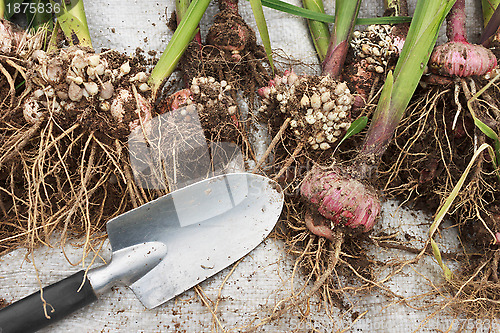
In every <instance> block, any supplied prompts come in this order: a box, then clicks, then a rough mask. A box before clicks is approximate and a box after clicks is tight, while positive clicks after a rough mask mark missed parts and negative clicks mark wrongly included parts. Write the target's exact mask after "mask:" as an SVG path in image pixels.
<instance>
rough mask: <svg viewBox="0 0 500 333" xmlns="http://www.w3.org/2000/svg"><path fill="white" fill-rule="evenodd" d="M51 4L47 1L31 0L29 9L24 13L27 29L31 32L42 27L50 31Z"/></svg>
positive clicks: (51, 20) (51, 25)
mask: <svg viewBox="0 0 500 333" xmlns="http://www.w3.org/2000/svg"><path fill="white" fill-rule="evenodd" d="M52 12H53V11H52V4H51V3H50V2H49V1H48V0H31V1H30V3H29V8H28V10H27V11H26V20H27V21H28V27H29V28H30V29H32V30H33V31H37V30H38V29H39V28H41V27H42V26H45V25H47V26H46V27H47V28H49V29H50V30H52V28H53V23H54V22H53V19H52Z"/></svg>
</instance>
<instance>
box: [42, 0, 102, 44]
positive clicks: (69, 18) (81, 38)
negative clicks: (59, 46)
mask: <svg viewBox="0 0 500 333" xmlns="http://www.w3.org/2000/svg"><path fill="white" fill-rule="evenodd" d="M50 2H51V3H52V5H53V6H54V9H55V10H54V12H55V14H56V16H57V21H58V22H59V26H60V27H61V30H62V31H63V32H64V35H65V36H66V37H67V39H68V41H69V43H70V44H71V45H81V46H88V47H92V42H91V40H90V32H89V27H88V24H87V18H86V16H85V9H84V7H83V0H70V1H69V4H66V2H67V1H62V2H61V3H62V5H59V4H57V3H56V2H54V1H53V0H50Z"/></svg>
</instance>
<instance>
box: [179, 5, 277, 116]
mask: <svg viewBox="0 0 500 333" xmlns="http://www.w3.org/2000/svg"><path fill="white" fill-rule="evenodd" d="M219 9H220V12H219V14H217V16H216V17H215V20H214V24H213V25H212V26H211V27H210V29H209V31H208V34H207V40H206V42H205V44H201V42H199V41H196V40H195V41H193V42H191V44H190V45H189V47H188V49H187V50H186V52H185V54H184V55H183V57H182V59H181V61H180V63H179V65H178V69H179V70H180V71H181V72H182V75H183V80H184V82H185V84H189V83H190V82H191V81H192V80H193V79H194V78H195V77H213V78H215V79H216V80H217V81H219V82H222V81H225V82H227V83H228V84H229V85H231V86H232V87H233V88H234V91H233V92H232V97H233V99H234V100H236V99H237V98H236V94H237V93H238V92H239V91H242V92H243V96H245V98H246V99H247V100H248V101H249V103H250V107H253V104H254V97H255V92H256V91H257V89H258V88H260V87H262V86H264V85H266V84H267V82H268V81H269V79H270V72H271V70H270V66H269V63H268V60H267V55H266V53H265V50H264V48H263V46H261V45H258V44H257V39H256V37H255V32H254V31H253V30H252V29H251V28H250V27H249V26H248V25H247V24H246V23H245V21H244V20H243V18H242V17H241V16H240V14H239V12H238V1H233V0H220V1H219Z"/></svg>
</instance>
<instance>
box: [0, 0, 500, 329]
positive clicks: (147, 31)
mask: <svg viewBox="0 0 500 333" xmlns="http://www.w3.org/2000/svg"><path fill="white" fill-rule="evenodd" d="M290 2H292V3H293V4H295V5H300V2H299V1H297V0H293V1H290ZM467 5H468V13H469V19H468V21H467V28H468V29H469V35H470V38H471V40H472V41H474V40H476V39H477V37H478V36H479V32H480V31H481V29H480V23H479V22H480V21H479V20H480V7H479V1H474V3H472V2H471V1H468V3H467ZM85 6H86V10H87V16H88V23H89V26H90V29H91V34H92V38H93V44H94V47H95V48H96V50H100V49H101V48H102V47H104V48H113V49H117V50H119V51H124V52H127V53H133V52H134V51H135V49H136V48H137V47H140V48H141V49H143V50H144V51H146V52H147V51H157V52H158V54H160V53H161V52H162V51H163V49H164V48H165V46H166V44H167V42H168V40H169V39H170V37H171V32H170V31H169V30H168V28H167V26H166V22H167V20H168V19H169V17H170V15H171V14H172V12H173V11H174V3H173V1H159V0H142V1H132V0H106V1H85ZM333 6H334V1H333V0H327V1H326V2H325V8H327V12H328V13H331V14H333V12H334V8H333ZM414 6H415V1H410V12H411V13H412V12H413V8H414ZM240 8H241V13H242V16H243V17H244V18H245V19H246V20H247V22H248V23H249V24H250V25H251V26H253V27H254V28H255V24H254V20H253V18H252V14H251V9H250V5H249V3H248V2H247V1H241V3H240ZM382 11H383V10H382V1H381V0H376V1H374V0H365V1H364V2H363V5H362V9H361V13H360V16H361V17H369V16H374V15H376V16H380V15H382ZM264 12H265V15H266V18H267V19H268V24H269V26H270V29H269V31H270V34H271V43H272V46H273V48H274V49H276V50H279V54H282V55H286V56H287V57H290V58H292V59H297V60H300V61H302V62H304V63H307V64H309V65H310V66H300V67H299V66H296V67H294V69H295V71H296V72H298V73H304V72H307V73H311V74H314V73H318V71H319V66H318V64H317V59H316V55H315V53H314V48H313V46H312V43H311V41H310V39H309V36H308V31H307V25H306V23H305V21H304V20H302V19H299V18H296V17H292V16H290V15H287V14H283V13H280V12H276V11H273V10H269V9H264ZM216 13H217V6H216V5H215V4H211V6H210V8H209V10H208V12H207V13H206V15H205V17H204V19H203V21H202V25H201V29H202V33H203V34H202V35H203V37H204V35H205V34H206V31H207V29H206V28H207V26H209V25H210V24H211V22H212V21H213V16H214V15H215V14H216ZM255 30H256V29H255ZM256 31H257V30H256ZM443 31H444V30H443ZM443 41H444V38H443V37H441V38H440V42H443ZM429 225H430V219H429V218H428V217H426V216H424V215H423V214H421V213H419V212H411V211H408V210H406V209H403V208H398V204H397V203H395V202H388V203H386V204H385V205H384V211H383V219H382V222H381V223H380V224H379V225H378V226H377V229H378V230H376V231H375V233H374V234H376V233H377V231H384V232H386V233H387V234H393V233H395V232H399V235H400V236H399V239H404V238H403V237H404V236H405V235H408V236H410V239H412V241H411V242H410V243H409V244H408V245H409V246H413V247H415V248H420V247H421V246H422V244H423V242H424V240H425V237H426V235H427V230H428V227H429ZM73 243H74V244H70V245H68V246H66V248H65V253H66V255H67V256H68V257H69V259H70V260H71V261H72V262H78V261H79V259H80V256H81V249H80V248H79V247H78V242H77V241H74V242H73ZM440 245H441V246H442V247H443V248H444V249H445V250H450V251H453V250H454V249H455V250H456V248H458V246H459V245H458V242H457V239H456V234H455V233H454V231H453V230H448V231H445V232H443V238H442V239H440ZM370 254H371V255H373V257H374V258H375V260H378V261H380V262H383V263H389V262H391V261H392V260H403V259H405V258H406V259H410V258H413V257H414V255H409V254H408V253H406V252H401V251H397V250H383V249H380V248H376V247H373V249H371V253H370ZM102 256H103V258H105V259H106V260H109V258H110V250H109V246H107V244H106V245H105V246H104V251H103V253H102ZM34 259H35V260H34V261H31V260H32V258H31V257H29V258H26V251H25V250H23V249H19V250H16V251H13V252H11V253H9V254H7V255H4V256H3V257H0V297H2V298H5V300H6V301H7V302H12V301H15V300H17V299H19V298H21V297H23V296H25V295H27V294H29V293H31V292H34V291H36V290H37V289H38V288H39V285H38V282H37V277H36V272H35V269H34V265H36V267H37V268H38V274H39V279H40V281H41V283H42V285H47V284H50V283H53V282H56V281H58V280H59V279H61V278H64V277H66V276H68V275H70V274H71V273H73V272H75V271H78V270H80V269H81V268H82V265H81V264H80V265H78V266H72V265H70V264H69V263H68V262H67V260H66V259H65V256H64V254H63V252H62V251H61V249H59V248H41V249H38V250H37V251H36V252H35V255H34ZM90 260H91V258H88V259H87V260H86V261H85V264H86V265H88V264H89V262H90ZM96 264H100V263H96ZM293 264H294V259H293V258H292V257H289V256H287V255H286V254H285V251H284V245H283V243H282V242H280V241H277V240H272V239H269V240H266V241H265V242H264V243H263V244H261V245H260V246H259V247H258V248H257V249H256V250H254V251H253V252H252V253H251V254H250V255H248V256H247V257H245V258H244V259H243V260H242V261H241V262H240V263H239V264H238V265H237V266H236V267H235V268H234V272H233V273H232V274H231V275H230V277H229V278H228V279H227V281H226V283H225V284H224V285H223V287H222V288H221V285H222V283H223V280H224V279H225V278H226V277H227V276H228V274H229V273H230V272H231V269H232V268H231V267H230V268H228V269H226V270H224V271H222V272H221V273H219V274H217V275H216V276H214V277H213V278H211V279H209V280H207V281H205V282H203V283H202V284H201V287H202V289H203V291H204V292H205V294H206V296H207V297H208V298H210V299H211V300H212V301H215V300H217V296H218V295H219V294H220V296H221V299H220V301H219V304H218V307H217V310H216V311H217V315H218V319H219V320H220V324H221V325H222V327H223V328H224V330H225V331H227V332H238V331H240V328H241V327H243V326H245V325H248V324H250V323H251V322H253V323H254V324H257V323H258V322H259V318H264V317H266V315H268V314H269V313H270V310H272V308H273V307H274V306H276V304H277V303H278V302H279V301H280V300H282V299H284V298H286V297H287V296H289V295H290V293H291V284H292V283H293V284H294V288H295V289H296V290H297V288H300V287H301V286H303V284H304V281H303V280H302V279H301V278H300V276H301V274H297V275H296V276H295V277H294V279H293V280H292V279H291V277H292V272H293V269H294V266H293ZM449 264H450V265H453V264H452V263H449ZM375 273H376V275H377V276H376V278H377V279H378V280H381V279H383V277H384V276H386V275H387V274H388V273H389V269H387V268H385V269H384V270H382V269H380V270H379V271H376V272H375ZM341 281H343V280H341ZM441 282H442V278H441V272H440V269H439V267H438V266H437V265H436V264H435V263H434V262H433V260H432V259H431V258H424V259H423V260H421V261H420V262H418V263H416V264H412V265H408V266H406V267H405V269H403V270H402V271H401V272H400V273H399V274H398V275H397V276H396V277H393V278H391V279H389V280H388V281H387V282H385V286H386V287H387V289H386V290H385V291H384V292H380V290H376V291H374V292H371V293H368V294H346V295H345V304H344V305H345V307H346V309H347V310H344V311H341V310H337V309H335V310H333V312H332V313H326V312H324V311H323V310H321V311H318V310H317V308H318V305H319V301H318V299H317V298H315V299H314V301H313V302H311V304H310V315H309V317H308V319H307V320H306V321H301V320H300V319H299V316H298V313H297V312H296V311H291V312H289V313H288V314H287V315H285V316H284V317H283V318H282V319H280V320H279V321H276V322H273V323H271V324H267V325H264V326H262V327H261V328H260V330H259V331H260V332H332V331H337V330H339V331H342V330H343V329H346V331H349V332H380V333H382V332H413V331H416V330H419V329H420V331H421V332H437V331H447V330H449V332H456V331H458V330H459V328H462V329H463V331H465V332H469V331H472V328H473V327H474V326H475V328H476V331H477V332H488V331H490V329H491V331H499V329H500V324H499V323H495V322H494V323H491V322H480V321H475V320H465V319H463V318H452V317H449V316H446V315H444V314H440V315H438V316H433V315H432V314H433V312H434V311H435V310H436V308H435V307H434V308H432V307H431V308H427V305H429V304H430V302H431V301H435V300H436V299H435V298H434V296H432V297H429V298H428V299H425V298H423V299H421V300H419V301H417V300H410V299H409V301H410V302H409V303H410V305H411V306H406V305H405V302H404V299H405V298H410V297H412V296H418V295H422V294H425V293H426V292H428V291H429V290H432V285H433V284H434V285H437V284H439V283H441ZM341 283H343V285H344V286H345V285H347V284H348V283H350V282H348V281H343V282H341ZM415 306H421V307H422V308H421V309H416V308H415ZM365 312H366V313H365ZM352 313H357V314H359V315H361V314H363V316H362V317H361V319H359V320H357V321H356V322H355V323H353V319H355V316H352ZM350 325H352V326H350ZM421 326H423V328H421ZM70 331H71V332H212V331H213V332H222V331H223V330H222V329H221V328H220V327H219V326H218V325H215V324H214V321H213V317H212V315H211V313H210V311H209V310H208V309H207V308H206V307H205V306H204V305H203V304H202V302H201V300H200V298H199V297H198V296H197V294H196V293H195V291H193V290H190V291H187V292H185V293H184V294H182V295H181V296H179V297H177V298H176V299H174V300H171V301H169V302H167V303H166V304H164V305H162V306H160V307H158V308H156V309H153V310H147V309H145V308H144V307H143V306H142V305H141V303H140V302H139V301H138V300H137V299H136V298H135V297H134V295H133V293H132V292H131V291H130V290H129V289H128V288H126V287H117V288H114V289H113V290H112V291H111V292H110V293H108V294H107V295H105V296H103V297H102V298H101V299H99V301H97V302H96V303H94V304H92V305H90V306H88V307H87V308H85V309H82V310H80V311H78V312H76V313H75V314H73V315H72V316H70V317H69V318H67V319H66V320H64V321H62V322H60V323H57V324H55V325H53V326H52V327H50V328H47V329H45V330H43V332H70Z"/></svg>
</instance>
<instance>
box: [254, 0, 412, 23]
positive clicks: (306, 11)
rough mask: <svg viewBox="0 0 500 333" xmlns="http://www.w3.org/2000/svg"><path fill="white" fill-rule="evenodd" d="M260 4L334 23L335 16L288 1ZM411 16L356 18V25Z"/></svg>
mask: <svg viewBox="0 0 500 333" xmlns="http://www.w3.org/2000/svg"><path fill="white" fill-rule="evenodd" d="M262 5H263V6H265V7H268V8H271V9H275V10H279V11H281V12H285V13H288V14H292V15H295V16H300V17H303V18H307V19H310V20H315V21H320V22H325V23H334V22H335V17H334V16H332V15H328V14H323V13H318V12H315V11H312V10H309V9H305V8H302V7H298V6H294V5H291V4H289V3H286V2H284V1H280V0H262ZM410 21H411V17H405V16H399V17H372V18H357V19H356V24H357V25H369V24H397V23H406V22H410Z"/></svg>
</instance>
